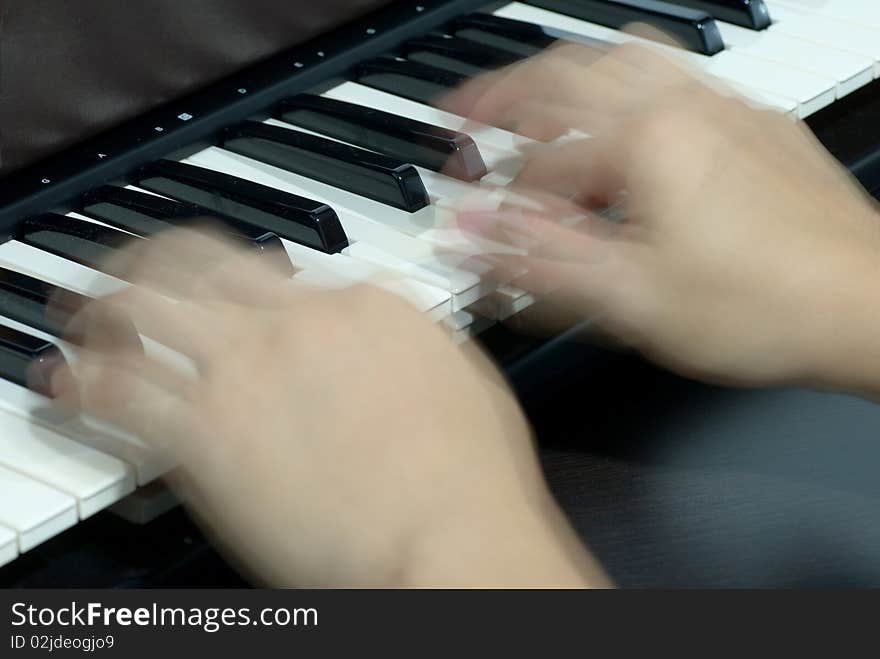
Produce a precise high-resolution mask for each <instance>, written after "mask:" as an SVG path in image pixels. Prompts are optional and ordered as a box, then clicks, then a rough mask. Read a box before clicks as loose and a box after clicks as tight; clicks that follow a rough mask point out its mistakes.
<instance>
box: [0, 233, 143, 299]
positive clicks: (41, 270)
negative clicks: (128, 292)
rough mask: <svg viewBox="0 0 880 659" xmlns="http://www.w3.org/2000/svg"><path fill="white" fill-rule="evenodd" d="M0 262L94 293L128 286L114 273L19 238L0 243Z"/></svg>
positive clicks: (82, 291) (107, 293) (73, 288)
mask: <svg viewBox="0 0 880 659" xmlns="http://www.w3.org/2000/svg"><path fill="white" fill-rule="evenodd" d="M0 265H3V266H4V267H8V268H10V269H12V270H17V271H18V272H21V273H24V274H26V275H30V276H32V277H37V278H39V279H43V280H45V281H47V282H50V283H52V284H57V285H61V286H65V287H67V288H69V289H70V290H72V291H75V292H77V293H82V294H84V295H91V296H93V297H100V296H103V295H109V294H111V293H115V292H117V291H119V290H121V289H122V288H124V287H125V286H127V284H126V283H125V282H123V281H121V280H119V279H116V278H115V277H111V276H110V275H105V274H104V273H102V272H98V271H97V270H92V269H91V268H87V267H85V266H83V265H80V264H79V263H74V262H73V261H68V260H67V259H63V258H61V257H60V256H55V255H54V254H50V253H49V252H44V251H43V250H40V249H37V248H35V247H31V246H30V245H25V244H24V243H21V242H19V241H17V240H9V241H7V242H5V243H2V244H0Z"/></svg>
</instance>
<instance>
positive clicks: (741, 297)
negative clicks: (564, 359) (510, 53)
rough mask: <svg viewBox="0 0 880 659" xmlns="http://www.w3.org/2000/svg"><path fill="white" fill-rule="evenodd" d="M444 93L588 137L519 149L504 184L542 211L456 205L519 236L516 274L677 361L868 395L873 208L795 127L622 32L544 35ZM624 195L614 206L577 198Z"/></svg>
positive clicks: (525, 122)
mask: <svg viewBox="0 0 880 659" xmlns="http://www.w3.org/2000/svg"><path fill="white" fill-rule="evenodd" d="M445 106H446V107H448V108H449V109H451V110H453V111H456V112H460V113H464V114H468V115H470V116H471V117H473V118H474V119H477V120H480V121H483V122H487V123H491V124H495V125H500V126H506V127H515V128H516V129H517V130H518V131H520V132H524V133H526V134H528V135H530V136H532V137H535V138H538V139H543V140H549V139H552V138H554V137H558V136H560V135H563V134H566V133H567V132H568V131H569V130H570V129H577V130H578V131H581V132H583V133H586V134H589V135H591V136H592V137H591V138H590V139H579V140H575V141H567V142H566V141H563V142H562V143H557V144H553V145H545V146H543V147H542V148H537V149H534V150H531V151H529V152H528V153H526V154H525V160H526V163H525V166H524V169H523V170H522V172H521V174H520V176H519V177H518V181H517V183H518V186H519V187H520V189H521V190H520V191H521V192H522V191H527V192H528V191H531V192H530V194H532V195H533V196H534V197H535V198H536V199H537V200H539V201H540V202H541V203H542V204H543V205H544V210H542V211H534V210H529V209H524V208H516V207H503V208H501V209H495V208H494V207H491V206H490V205H487V204H483V205H482V206H481V203H480V202H479V201H478V202H474V201H473V200H469V201H468V203H467V204H466V205H465V206H463V208H462V210H461V213H460V217H459V221H460V223H461V224H462V225H463V226H465V227H466V228H468V229H470V230H473V231H476V232H480V233H482V234H488V235H491V236H492V237H494V238H496V239H506V240H508V241H510V242H512V243H514V244H516V245H519V246H520V247H524V248H526V249H527V250H528V255H527V256H525V257H505V258H507V260H508V261H509V262H510V263H511V266H514V265H515V266H516V267H525V268H527V269H528V270H529V271H530V274H529V276H528V277H526V278H525V279H524V280H523V281H522V282H521V283H522V285H524V286H526V287H531V288H533V289H536V290H548V289H554V288H556V289H558V290H557V291H556V293H555V295H554V299H556V300H558V301H559V302H560V303H561V304H563V305H565V306H567V307H568V308H573V309H575V310H577V311H578V313H580V314H581V315H583V316H590V317H594V318H595V319H596V320H597V322H598V323H599V324H600V325H601V326H602V327H603V328H605V329H607V330H609V331H610V332H612V333H614V334H616V335H617V336H619V337H621V338H623V339H624V340H625V341H627V342H628V343H630V344H631V345H632V346H635V347H636V348H638V349H640V350H641V351H643V352H644V353H645V354H646V355H648V356H650V357H652V358H653V359H655V360H657V361H659V362H660V363H662V364H665V365H667V366H669V367H671V368H673V369H675V370H677V371H680V372H682V373H684V374H687V375H691V376H697V377H700V378H705V379H708V380H713V381H722V382H727V383H735V384H743V385H764V384H776V383H789V382H796V383H806V384H811V385H817V386H829V387H831V386H833V387H845V388H848V389H853V390H857V391H861V392H863V393H864V392H868V393H876V394H877V395H880V384H878V380H880V341H878V339H877V336H880V333H878V330H880V320H878V317H877V313H876V312H875V311H874V309H876V307H877V305H876V304H875V303H874V302H873V297H874V293H873V290H872V289H873V288H874V287H875V286H876V285H877V284H876V282H878V281H880V277H878V274H880V272H878V270H880V258H878V257H880V224H878V218H877V215H876V212H875V208H874V206H873V203H872V202H870V201H869V200H868V199H867V196H866V195H865V194H864V192H863V191H862V190H861V189H860V188H859V187H858V186H857V185H856V184H855V183H854V182H853V181H852V180H851V179H850V177H849V175H848V173H847V172H845V171H844V170H843V169H842V168H841V167H840V166H839V165H838V164H837V163H836V162H834V161H833V160H832V158H831V157H830V156H829V155H828V154H827V153H826V152H825V151H824V150H823V149H822V148H821V147H820V145H819V144H818V143H817V141H816V140H815V139H814V138H813V137H812V136H811V134H810V133H809V132H808V131H807V130H806V129H805V128H804V127H803V126H801V125H799V124H798V123H795V122H794V121H792V120H790V119H789V118H786V117H784V116H782V115H779V114H777V113H774V112H771V111H767V110H760V109H755V108H753V107H750V106H747V105H746V104H745V103H744V102H743V101H741V100H739V99H737V98H735V97H733V96H732V95H731V94H729V93H726V92H722V91H719V89H718V88H717V87H716V86H715V85H714V84H709V83H708V82H707V81H703V80H700V79H698V78H697V77H695V76H694V75H693V74H691V73H689V72H688V71H686V70H684V69H683V68H680V67H679V66H677V65H674V64H673V63H672V62H671V61H669V60H667V59H665V58H664V57H663V56H660V55H658V54H656V53H655V52H654V51H653V50H648V49H646V48H643V47H639V46H632V45H627V46H624V47H621V48H618V49H616V50H614V51H612V52H610V53H608V54H597V53H596V52H594V51H590V50H589V49H587V48H585V47H581V46H575V45H567V46H563V47H560V48H556V49H553V50H551V51H549V52H548V53H546V54H544V55H542V56H539V57H537V58H535V59H533V60H531V61H528V62H525V63H523V64H521V65H519V66H514V67H512V68H510V69H508V70H504V71H501V72H496V73H492V74H490V75H487V76H485V77H484V78H481V79H477V80H475V81H473V82H472V83H470V84H469V85H467V86H465V87H463V88H462V89H461V90H459V91H458V92H457V93H455V94H453V95H452V96H451V97H450V98H448V99H447V100H446V102H445ZM560 144H561V145H560ZM535 191H538V192H535ZM624 191H625V192H624ZM620 201H622V202H623V206H624V208H625V211H626V217H627V219H626V221H624V222H620V223H615V222H608V221H605V220H602V219H600V218H598V217H597V216H595V215H591V214H590V210H591V209H593V210H594V209H596V208H598V207H601V206H603V205H605V204H609V203H615V202H620ZM578 214H580V215H586V219H585V221H583V222H582V223H581V224H579V225H576V226H566V225H565V224H564V223H561V222H560V221H559V220H560V218H563V217H570V216H577V215H578Z"/></svg>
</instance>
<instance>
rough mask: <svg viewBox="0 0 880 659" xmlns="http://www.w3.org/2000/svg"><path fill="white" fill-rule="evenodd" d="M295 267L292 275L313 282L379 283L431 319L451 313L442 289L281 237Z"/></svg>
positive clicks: (326, 284)
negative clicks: (295, 270)
mask: <svg viewBox="0 0 880 659" xmlns="http://www.w3.org/2000/svg"><path fill="white" fill-rule="evenodd" d="M283 242H284V247H285V249H287V253H288V254H289V255H290V259H291V261H292V262H293V264H294V267H295V268H298V269H301V270H299V271H298V272H297V273H296V274H295V275H294V279H296V280H299V281H304V282H308V283H311V284H314V285H316V286H322V287H328V288H344V287H348V286H352V285H354V284H358V283H369V284H374V285H376V286H380V287H382V288H385V289H386V290H389V291H391V292H393V293H395V294H397V295H400V296H401V297H404V298H405V299H407V300H408V301H409V302H410V303H412V304H413V305H414V306H415V307H416V308H417V309H418V310H419V311H421V312H423V313H425V314H427V315H428V317H429V318H431V319H433V320H440V319H442V318H445V317H446V316H448V315H449V314H451V313H452V297H451V296H450V294H449V293H448V292H446V291H444V290H441V289H439V288H436V287H434V286H428V285H427V284H423V283H421V282H419V281H415V280H412V279H404V278H402V277H401V276H400V275H398V274H396V273H394V272H393V271H391V270H388V269H386V268H384V267H379V266H374V265H372V264H370V263H365V262H362V261H358V260H355V259H353V258H351V257H350V256H347V255H345V254H325V253H324V252H319V251H317V250H314V249H311V248H309V247H304V246H303V245H299V244H297V243H292V242H290V241H288V240H284V241H283Z"/></svg>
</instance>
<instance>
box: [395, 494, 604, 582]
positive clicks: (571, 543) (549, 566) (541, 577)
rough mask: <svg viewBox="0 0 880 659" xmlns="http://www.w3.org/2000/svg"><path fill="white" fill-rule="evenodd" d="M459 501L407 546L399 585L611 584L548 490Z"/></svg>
mask: <svg viewBox="0 0 880 659" xmlns="http://www.w3.org/2000/svg"><path fill="white" fill-rule="evenodd" d="M539 498H540V499H541V500H540V501H537V500H532V501H526V502H523V501H520V502H519V503H517V501H516V500H515V499H516V497H515V496H514V497H508V498H503V499H504V500H503V501H502V500H501V499H502V498H499V501H498V505H483V506H474V505H473V502H471V504H470V505H465V506H462V507H459V508H458V509H457V510H458V511H459V512H458V513H457V514H454V515H450V516H447V517H445V518H444V519H442V520H438V521H437V522H436V523H433V524H432V525H431V528H430V529H429V530H427V531H426V532H425V533H424V534H422V536H421V537H420V538H418V540H417V541H416V542H415V543H414V545H413V551H412V552H411V554H410V561H409V564H408V565H407V566H406V569H405V570H403V571H402V574H401V576H402V581H403V583H401V584H400V585H401V586H406V587H419V588H431V587H457V588H588V587H598V588H601V587H610V585H611V582H610V581H609V580H608V578H607V576H606V575H605V574H604V572H603V570H602V568H601V567H600V566H599V564H598V563H597V562H596V561H595V559H594V558H593V557H592V556H590V554H589V553H588V551H587V550H586V549H585V548H584V546H583V545H582V544H581V542H580V541H579V540H578V538H577V537H576V535H575V534H574V532H573V531H572V529H571V528H570V526H569V525H568V522H567V520H565V518H564V516H563V515H562V513H561V511H559V509H558V507H557V506H556V504H555V502H554V501H553V500H552V498H551V497H550V495H549V493H548V494H546V496H542V497H539Z"/></svg>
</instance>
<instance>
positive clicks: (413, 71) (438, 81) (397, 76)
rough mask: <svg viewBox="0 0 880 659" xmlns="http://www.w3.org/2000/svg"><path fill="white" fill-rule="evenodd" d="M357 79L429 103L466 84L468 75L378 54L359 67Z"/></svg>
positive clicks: (386, 90)
mask: <svg viewBox="0 0 880 659" xmlns="http://www.w3.org/2000/svg"><path fill="white" fill-rule="evenodd" d="M356 79H357V81H358V82H359V83H361V84H363V85H368V86H370V87H374V88H376V89H380V90H382V91H384V92H388V93H389V94H394V95H395V96H401V97H403V98H408V99H410V100H412V101H418V102H419V103H426V104H430V103H432V102H433V101H435V100H437V99H438V98H440V97H442V96H444V95H446V94H448V93H449V92H450V91H452V90H453V89H455V88H456V87H459V86H461V85H462V84H464V83H465V82H466V81H467V79H468V76H467V75H462V74H460V73H454V72H453V71H449V70H447V69H441V68H438V67H436V66H430V65H428V64H422V63H420V62H412V61H410V60H406V59H403V58H402V57H377V58H375V59H371V60H368V61H366V62H363V63H362V64H360V65H359V66H358V67H357V72H356Z"/></svg>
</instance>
